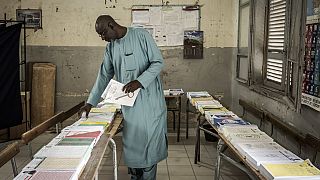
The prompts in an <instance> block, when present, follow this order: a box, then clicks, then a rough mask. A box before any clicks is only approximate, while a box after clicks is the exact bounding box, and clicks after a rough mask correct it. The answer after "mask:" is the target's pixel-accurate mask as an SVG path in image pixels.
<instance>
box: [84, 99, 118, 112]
mask: <svg viewBox="0 0 320 180" xmlns="http://www.w3.org/2000/svg"><path fill="white" fill-rule="evenodd" d="M120 109H121V105H120V104H115V103H108V102H107V101H106V100H103V101H101V102H99V103H98V105H97V107H96V108H91V111H90V112H91V113H103V112H113V113H115V112H117V111H119V110H120Z"/></svg>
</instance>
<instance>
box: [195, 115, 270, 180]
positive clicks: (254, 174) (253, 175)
mask: <svg viewBox="0 0 320 180" xmlns="http://www.w3.org/2000/svg"><path fill="white" fill-rule="evenodd" d="M197 122H198V125H197V133H196V145H195V158H194V163H195V164H197V162H198V161H200V130H203V131H205V132H206V133H209V134H211V135H213V136H216V137H218V138H219V141H218V144H217V161H216V169H215V178H214V179H219V176H220V164H221V158H223V159H224V160H226V161H228V162H230V163H231V164H233V165H234V166H236V167H238V168H239V169H240V170H242V171H243V172H245V173H246V174H247V175H248V176H249V177H250V179H262V180H265V179H266V178H265V177H264V176H262V175H261V174H260V172H259V171H257V170H256V169H254V168H253V166H251V165H250V164H249V163H248V162H247V161H246V158H245V157H244V156H243V155H241V154H240V152H239V151H238V150H237V149H236V148H235V147H234V146H233V145H232V144H231V143H230V142H229V141H228V140H227V138H226V137H225V136H224V135H223V134H221V133H219V132H218V128H217V127H216V126H215V125H214V124H212V122H211V121H210V120H207V119H206V118H204V115H203V114H200V113H198V116H197ZM205 123H208V124H210V125H211V126H212V127H213V128H214V130H216V131H217V132H218V133H217V134H215V133H212V132H211V131H208V130H206V129H204V128H203V127H202V126H203V124H205ZM227 148H229V149H230V150H231V151H232V152H233V153H234V154H235V155H236V156H237V157H238V158H239V159H240V160H241V162H243V164H244V165H243V164H241V163H238V162H236V161H235V160H234V159H232V158H230V157H229V156H227V155H226V154H224V151H225V150H226V149H227Z"/></svg>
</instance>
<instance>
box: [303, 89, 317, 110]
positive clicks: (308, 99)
mask: <svg viewBox="0 0 320 180" xmlns="http://www.w3.org/2000/svg"><path fill="white" fill-rule="evenodd" d="M301 104H304V105H307V106H309V107H311V108H313V109H314V110H317V111H320V98H318V97H315V96H312V95H309V94H306V93H302V96H301Z"/></svg>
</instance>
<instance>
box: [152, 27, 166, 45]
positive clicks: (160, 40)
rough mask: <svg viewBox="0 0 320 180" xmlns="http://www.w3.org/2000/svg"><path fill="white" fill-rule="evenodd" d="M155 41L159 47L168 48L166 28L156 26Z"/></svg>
mask: <svg viewBox="0 0 320 180" xmlns="http://www.w3.org/2000/svg"><path fill="white" fill-rule="evenodd" d="M154 40H155V42H156V43H157V45H158V46H166V45H167V38H166V34H165V27H164V26H155V28H154Z"/></svg>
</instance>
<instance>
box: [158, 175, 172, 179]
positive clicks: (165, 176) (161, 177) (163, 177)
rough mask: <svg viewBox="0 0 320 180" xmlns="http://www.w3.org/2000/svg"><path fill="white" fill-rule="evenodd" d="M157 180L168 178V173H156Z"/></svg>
mask: <svg viewBox="0 0 320 180" xmlns="http://www.w3.org/2000/svg"><path fill="white" fill-rule="evenodd" d="M157 180H170V179H169V176H168V175H157Z"/></svg>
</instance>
